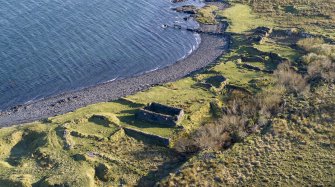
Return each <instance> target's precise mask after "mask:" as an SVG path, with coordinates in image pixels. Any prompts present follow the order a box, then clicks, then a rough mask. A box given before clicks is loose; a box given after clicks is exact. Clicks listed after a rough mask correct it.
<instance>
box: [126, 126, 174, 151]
mask: <svg viewBox="0 0 335 187" xmlns="http://www.w3.org/2000/svg"><path fill="white" fill-rule="evenodd" d="M123 130H124V132H125V133H126V135H128V136H131V137H133V138H135V139H140V140H142V141H144V142H147V143H151V144H155V145H160V146H166V147H168V146H169V145H170V139H169V138H164V137H162V136H158V135H155V134H149V133H146V132H142V131H140V130H136V129H132V128H127V127H124V128H123Z"/></svg>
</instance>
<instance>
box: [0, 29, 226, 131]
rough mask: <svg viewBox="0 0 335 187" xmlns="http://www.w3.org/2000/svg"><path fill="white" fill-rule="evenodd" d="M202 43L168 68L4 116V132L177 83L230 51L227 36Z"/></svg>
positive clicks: (204, 36) (26, 106) (27, 106)
mask: <svg viewBox="0 0 335 187" xmlns="http://www.w3.org/2000/svg"><path fill="white" fill-rule="evenodd" d="M200 37H201V42H200V44H199V46H198V48H197V49H196V50H194V51H193V52H192V53H191V54H190V55H188V56H187V57H186V58H184V59H182V60H180V61H177V62H176V63H174V64H172V65H169V66H167V67H164V68H161V69H157V70H155V71H150V72H147V73H144V74H140V75H137V76H133V77H129V78H124V79H119V80H115V81H111V82H105V83H101V84H97V85H94V86H91V87H87V88H84V89H80V90H76V91H70V92H65V93H62V94H59V95H55V96H51V97H47V98H44V99H41V100H37V101H33V102H31V103H26V104H23V105H18V106H16V107H13V108H12V109H9V110H5V111H2V112H0V128H1V127H9V126H12V125H17V124H22V123H29V122H33V121H37V120H41V119H44V118H48V117H52V116H56V115H61V114H65V113H68V112H71V111H74V110H76V109H78V108H82V107H85V106H87V105H90V104H95V103H100V102H108V101H113V100H116V99H118V98H120V97H125V96H128V95H132V94H135V93H136V92H139V91H144V90H147V89H149V88H150V87H152V86H155V85H158V84H164V83H167V82H172V81H176V80H178V79H181V78H183V77H186V76H188V75H189V74H191V73H193V72H195V71H198V70H200V69H202V68H205V67H206V66H207V65H209V64H211V63H212V62H214V61H215V60H216V59H217V58H218V57H220V56H221V55H222V54H223V52H225V51H226V49H227V45H228V44H229V42H227V41H226V40H227V39H226V37H224V36H223V35H215V34H205V33H201V34H200Z"/></svg>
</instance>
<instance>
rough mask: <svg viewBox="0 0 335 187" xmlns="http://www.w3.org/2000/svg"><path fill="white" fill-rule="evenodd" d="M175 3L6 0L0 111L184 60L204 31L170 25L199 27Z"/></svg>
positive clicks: (1, 21)
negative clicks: (168, 26) (177, 8)
mask: <svg viewBox="0 0 335 187" xmlns="http://www.w3.org/2000/svg"><path fill="white" fill-rule="evenodd" d="M191 3H195V4H197V5H199V2H195V1H191ZM178 5H181V4H178ZM174 6H177V5H175V4H173V3H171V2H170V1H169V0H11V1H8V0H0V110H1V109H6V108H9V107H12V106H15V105H18V104H23V103H26V102H30V101H33V100H37V99H41V98H44V97H48V96H51V95H55V94H60V93H63V92H67V91H71V90H77V89H80V88H84V87H88V86H92V85H95V84H98V83H103V82H106V81H112V80H115V79H120V78H125V77H129V76H133V75H137V74H141V73H145V72H147V71H152V70H154V69H157V68H162V67H164V66H168V65H170V64H173V63H175V62H176V61H177V60H179V59H181V58H184V57H185V56H187V54H189V53H190V52H191V51H192V50H194V49H195V48H196V47H197V45H198V44H199V36H197V35H195V34H194V33H191V32H187V31H184V30H178V29H173V28H163V27H162V25H164V24H167V25H173V24H179V25H182V26H183V27H196V23H195V22H194V21H192V20H191V21H185V20H184V19H183V18H184V17H185V16H186V15H185V14H180V13H177V12H174V11H172V10H171V7H174Z"/></svg>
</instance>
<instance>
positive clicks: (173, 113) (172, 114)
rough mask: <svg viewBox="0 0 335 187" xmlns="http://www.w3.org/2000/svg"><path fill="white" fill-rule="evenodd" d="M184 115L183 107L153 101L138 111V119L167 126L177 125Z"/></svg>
mask: <svg viewBox="0 0 335 187" xmlns="http://www.w3.org/2000/svg"><path fill="white" fill-rule="evenodd" d="M183 116H184V110H183V109H180V108H176V107H171V106H166V105H162V104H159V103H151V104H149V105H148V106H146V107H144V108H143V109H140V110H139V111H138V112H137V113H136V118H137V119H140V120H142V121H147V122H151V123H157V124H160V125H163V126H165V127H174V126H176V125H177V124H178V123H179V122H180V121H181V120H182V117H183Z"/></svg>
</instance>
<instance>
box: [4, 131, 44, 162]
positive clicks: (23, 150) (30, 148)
mask: <svg viewBox="0 0 335 187" xmlns="http://www.w3.org/2000/svg"><path fill="white" fill-rule="evenodd" d="M45 143H46V134H45V133H40V132H35V131H31V132H29V133H27V134H26V135H24V136H23V137H22V139H21V140H20V141H19V142H18V143H17V144H16V145H14V147H12V149H11V151H10V155H9V158H8V159H7V162H8V163H9V164H11V165H14V166H17V165H19V164H20V162H21V160H22V159H24V158H25V157H30V156H31V155H32V154H33V153H35V151H36V150H37V149H38V148H39V147H41V146H43V145H45Z"/></svg>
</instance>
